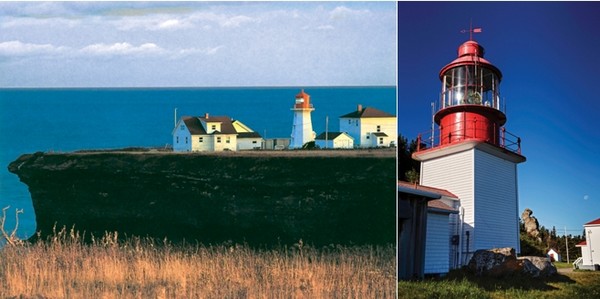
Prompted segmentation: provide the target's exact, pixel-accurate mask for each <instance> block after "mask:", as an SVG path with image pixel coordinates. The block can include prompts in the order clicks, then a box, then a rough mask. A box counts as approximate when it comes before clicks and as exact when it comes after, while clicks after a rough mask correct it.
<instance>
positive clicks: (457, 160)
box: [413, 39, 525, 268]
mask: <svg viewBox="0 0 600 299" xmlns="http://www.w3.org/2000/svg"><path fill="white" fill-rule="evenodd" d="M439 78H440V81H441V83H442V89H441V94H440V103H439V105H438V110H437V112H435V114H434V117H433V119H434V121H435V123H436V124H437V126H438V129H437V130H435V133H434V132H432V133H431V135H430V136H429V137H430V138H425V139H422V138H421V136H419V140H418V144H419V147H418V149H417V151H416V152H415V153H414V154H413V158H414V159H415V160H418V161H421V172H420V183H421V184H422V185H426V186H430V187H435V188H441V189H446V190H448V191H450V192H452V193H453V194H455V195H457V196H458V198H459V199H460V200H459V206H458V210H459V214H458V215H456V216H453V217H454V218H453V219H451V226H450V230H451V233H450V234H451V236H450V237H451V238H452V239H453V240H458V242H451V244H452V245H450V246H451V248H450V252H451V257H452V258H451V261H450V267H451V268H456V267H460V266H461V265H465V264H466V263H468V262H469V259H470V257H471V256H472V254H473V253H474V252H475V251H476V250H478V249H490V248H497V247H513V248H515V250H516V251H517V252H520V245H519V220H518V219H519V218H518V217H519V216H518V190H517V164H519V163H521V162H524V161H525V157H524V156H522V155H521V148H520V145H521V140H520V138H518V137H516V136H513V135H510V134H509V133H508V132H507V131H506V130H505V129H504V127H503V126H504V124H505V123H506V120H507V119H506V115H505V113H504V112H503V111H502V110H501V107H500V105H501V103H500V92H499V86H500V81H501V80H502V73H501V72H500V69H498V68H497V67H495V66H494V65H493V64H491V63H490V62H489V61H487V60H486V59H485V58H484V48H483V47H482V46H481V45H479V44H478V43H477V42H476V41H474V40H472V39H471V40H468V41H466V42H464V43H463V44H462V45H460V46H459V48H458V57H457V58H456V59H455V60H454V61H452V62H450V63H449V64H447V65H446V66H444V67H443V68H442V69H441V71H440V73H439ZM427 141H429V142H430V143H429V145H428V146H426V147H422V146H420V145H421V144H425V143H426V142H427Z"/></svg>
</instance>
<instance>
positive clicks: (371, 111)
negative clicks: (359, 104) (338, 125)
mask: <svg viewBox="0 0 600 299" xmlns="http://www.w3.org/2000/svg"><path fill="white" fill-rule="evenodd" d="M370 117H396V116H395V115H392V114H389V113H387V112H384V111H381V110H379V109H375V108H371V107H366V108H364V109H361V110H356V111H353V112H350V113H348V114H345V115H342V116H340V118H370Z"/></svg>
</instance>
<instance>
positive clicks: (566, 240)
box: [565, 226, 570, 264]
mask: <svg viewBox="0 0 600 299" xmlns="http://www.w3.org/2000/svg"><path fill="white" fill-rule="evenodd" d="M565 247H566V248H567V264H570V261H569V237H568V236H567V227H566V226H565Z"/></svg>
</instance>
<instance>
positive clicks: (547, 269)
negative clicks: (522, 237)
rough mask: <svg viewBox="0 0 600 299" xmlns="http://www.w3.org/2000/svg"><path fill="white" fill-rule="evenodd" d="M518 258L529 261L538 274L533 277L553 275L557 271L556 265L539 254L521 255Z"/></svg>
mask: <svg viewBox="0 0 600 299" xmlns="http://www.w3.org/2000/svg"><path fill="white" fill-rule="evenodd" d="M517 259H518V260H523V261H529V262H530V263H531V264H532V266H533V267H535V268H536V269H537V270H538V272H539V273H538V275H537V276H533V277H538V276H539V277H548V276H553V275H555V274H556V273H558V272H557V270H556V267H555V266H554V265H553V264H552V263H551V262H550V259H549V258H547V257H541V256H521V257H519V258H517Z"/></svg>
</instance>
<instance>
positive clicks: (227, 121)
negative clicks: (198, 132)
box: [198, 116, 237, 134]
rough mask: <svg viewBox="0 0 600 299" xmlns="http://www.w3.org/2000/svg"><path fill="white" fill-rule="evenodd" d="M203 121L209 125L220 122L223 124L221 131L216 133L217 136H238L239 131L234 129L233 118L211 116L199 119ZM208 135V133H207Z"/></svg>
mask: <svg viewBox="0 0 600 299" xmlns="http://www.w3.org/2000/svg"><path fill="white" fill-rule="evenodd" d="M198 119H200V120H201V121H205V122H207V123H211V122H218V123H221V130H220V131H219V132H215V133H216V134H237V131H236V130H235V128H234V127H233V124H232V121H231V118H230V117H229V116H209V117H204V116H203V117H198ZM205 134H206V133H205Z"/></svg>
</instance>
